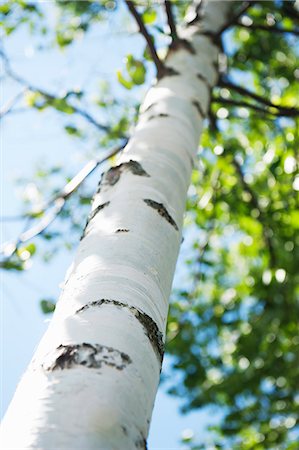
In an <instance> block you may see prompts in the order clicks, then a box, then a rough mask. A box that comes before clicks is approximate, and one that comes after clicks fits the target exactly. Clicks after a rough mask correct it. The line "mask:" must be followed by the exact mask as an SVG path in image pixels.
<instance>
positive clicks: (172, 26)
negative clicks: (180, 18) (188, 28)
mask: <svg viewBox="0 0 299 450" xmlns="http://www.w3.org/2000/svg"><path fill="white" fill-rule="evenodd" d="M164 7H165V11H166V15H167V21H168V25H169V28H170V35H171V37H172V40H173V41H176V40H177V39H178V34H177V29H176V24H175V20H174V17H173V11H172V5H171V1H169V0H164Z"/></svg>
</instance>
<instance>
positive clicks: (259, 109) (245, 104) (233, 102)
mask: <svg viewBox="0 0 299 450" xmlns="http://www.w3.org/2000/svg"><path fill="white" fill-rule="evenodd" d="M212 102H214V103H221V104H223V105H230V106H238V107H243V108H250V109H253V110H254V111H257V112H260V113H263V114H271V115H272V116H275V117H277V116H279V117H280V116H283V114H279V113H273V112H271V111H268V110H267V109H265V108H262V107H261V106H258V105H253V104H252V103H248V102H244V101H239V100H233V99H228V98H222V97H212Z"/></svg>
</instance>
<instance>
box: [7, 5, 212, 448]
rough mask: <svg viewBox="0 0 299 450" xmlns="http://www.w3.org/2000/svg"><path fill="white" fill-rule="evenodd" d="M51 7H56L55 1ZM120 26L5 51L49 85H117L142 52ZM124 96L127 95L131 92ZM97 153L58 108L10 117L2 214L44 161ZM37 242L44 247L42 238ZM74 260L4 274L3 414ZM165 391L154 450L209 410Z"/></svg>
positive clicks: (74, 164)
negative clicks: (56, 45)
mask: <svg viewBox="0 0 299 450" xmlns="http://www.w3.org/2000/svg"><path fill="white" fill-rule="evenodd" d="M47 7H48V8H51V6H50V4H49V5H47ZM115 26H116V24H115V23H113V22H108V21H107V22H105V23H103V24H102V25H100V26H98V27H97V29H96V30H94V31H93V32H91V33H90V35H89V36H88V37H87V38H86V39H84V40H82V41H79V42H78V43H76V44H75V45H74V46H72V47H70V49H69V50H67V51H64V52H61V51H59V50H57V49H55V50H54V49H49V50H46V51H43V52H39V51H36V49H35V44H36V41H35V40H34V39H33V37H32V36H30V35H29V34H28V33H27V31H26V30H24V29H23V30H21V31H19V32H17V33H16V34H13V35H12V36H11V37H10V38H8V39H7V41H6V43H5V49H6V52H7V53H8V54H9V55H10V58H11V62H12V65H13V68H14V70H15V71H16V72H17V73H19V74H22V76H23V77H24V78H26V79H28V80H29V81H30V82H31V83H34V84H36V85H38V86H40V87H42V88H44V89H48V90H51V91H54V92H59V90H60V89H63V88H65V87H68V88H72V87H80V86H87V85H88V86H89V90H90V91H92V88H93V87H94V86H95V85H94V84H93V83H94V81H93V80H94V78H95V77H94V75H95V74H96V75H97V78H99V77H100V76H102V77H103V78H104V79H106V80H109V81H110V82H111V83H112V85H113V86H116V75H115V74H116V70H117V69H118V68H121V67H122V65H123V58H124V57H125V55H126V54H127V53H129V52H132V49H134V50H135V49H137V51H138V46H139V45H140V42H141V41H140V37H139V36H136V35H129V36H125V35H124V34H123V33H121V32H120V30H118V32H117V33H115ZM101 37H102V38H103V37H104V42H105V45H101V40H100V38H101ZM120 89H123V88H120ZM19 90H20V88H19V87H18V86H17V85H16V84H15V83H12V82H7V81H6V82H4V83H2V88H1V103H2V105H3V104H5V103H6V102H7V101H8V100H9V99H10V98H11V97H12V96H14V95H15V94H16V93H17V92H18V91H19ZM123 94H124V95H128V93H127V92H123ZM141 95H142V92H141ZM96 151H97V149H96V146H95V144H94V143H92V145H90V146H89V145H88V144H87V143H83V144H80V143H79V142H76V141H75V140H73V139H71V138H69V137H67V136H66V134H65V132H64V131H63V127H62V126H61V118H60V116H59V115H58V114H57V113H54V112H51V111H46V112H42V113H38V112H36V111H31V112H24V113H20V114H11V115H8V116H7V117H5V118H4V120H3V123H2V130H1V153H2V174H1V179H2V185H1V189H2V194H1V195H2V211H1V215H5V216H9V215H18V214H20V212H22V202H21V199H20V197H21V194H22V192H21V190H20V188H16V187H15V183H14V181H15V179H16V178H18V177H26V178H28V179H31V178H32V177H33V173H34V168H35V167H36V164H37V163H38V164H39V165H40V166H41V167H45V168H46V167H48V166H51V165H52V164H61V165H62V166H65V165H67V168H68V172H69V173H73V174H75V173H76V171H77V170H78V169H79V168H80V167H82V166H83V165H84V163H85V162H86V160H87V158H88V157H89V156H91V155H93V154H96ZM101 171H102V169H99V170H98V171H97V173H96V174H94V175H93V177H91V180H90V181H89V182H90V183H91V184H92V183H95V184H94V185H95V186H96V182H97V179H98V178H99V176H100V173H101ZM22 226H23V224H22V222H21V223H19V222H4V223H3V224H2V239H1V240H2V241H7V240H10V239H14V238H15V237H16V236H17V234H18V233H19V232H20V230H21V228H22ZM35 242H36V243H37V245H42V244H41V243H40V241H39V240H38V238H37V239H36V241H35ZM71 260H72V253H71V252H67V251H63V252H59V254H58V255H57V256H56V257H54V258H53V259H52V260H51V262H50V263H48V264H45V263H43V261H42V260H41V259H40V258H38V257H36V258H33V265H32V267H31V268H29V269H28V270H27V271H25V272H24V273H21V274H14V273H7V274H3V273H1V277H2V278H1V286H2V288H1V297H2V299H1V322H2V323H1V325H2V327H1V329H2V336H1V344H2V346H1V367H2V386H1V414H2V415H3V413H4V411H5V409H6V407H7V405H8V403H9V400H10V398H11V396H12V394H13V392H14V389H15V386H16V384H17V382H18V380H19V378H20V376H21V374H22V372H23V371H24V370H25V368H26V366H27V364H28V362H29V360H30V358H31V356H32V353H33V351H34V348H35V347H36V345H37V343H38V342H39V339H40V338H41V336H42V334H43V333H44V331H45V329H46V328H47V325H48V318H47V317H46V316H45V315H44V314H42V313H41V311H40V307H39V301H40V299H41V298H43V297H52V298H57V297H58V295H59V284H60V283H61V281H62V280H63V278H64V273H65V271H66V269H67V267H68V266H69V264H70V262H71ZM166 363H167V360H166ZM164 391H165V388H163V387H162V388H161V389H160V390H159V393H158V397H157V400H156V404H155V409H154V414H153V421H152V427H151V433H150V439H149V449H150V450H154V449H165V450H166V449H183V446H182V445H180V444H179V437H180V435H181V433H182V432H183V430H186V429H193V430H194V432H195V433H196V434H197V435H200V436H201V437H202V433H203V426H204V424H205V423H206V422H208V421H209V420H210V416H209V415H208V414H207V413H191V414H189V415H187V416H184V417H182V416H180V414H179V413H178V407H179V405H180V404H181V402H180V401H179V400H178V399H174V398H170V397H169V396H167V395H166V394H165V392H164Z"/></svg>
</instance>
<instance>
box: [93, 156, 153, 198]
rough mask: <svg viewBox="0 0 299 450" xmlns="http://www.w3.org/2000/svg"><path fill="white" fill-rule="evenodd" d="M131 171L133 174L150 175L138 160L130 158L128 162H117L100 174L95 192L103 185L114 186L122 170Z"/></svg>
mask: <svg viewBox="0 0 299 450" xmlns="http://www.w3.org/2000/svg"><path fill="white" fill-rule="evenodd" d="M126 171H127V172H131V173H132V174H133V175H139V176H143V177H149V176H150V175H149V174H148V173H147V172H146V171H145V170H144V169H143V167H142V166H141V164H140V163H139V162H138V161H133V160H132V159H130V161H128V162H124V163H121V164H119V165H118V166H115V167H111V168H110V169H109V170H108V171H107V172H104V173H103V174H102V177H101V180H100V182H99V187H98V190H97V193H99V192H100V190H101V188H102V187H103V186H114V185H115V184H116V183H117V182H118V181H119V179H120V176H121V174H122V173H123V172H126Z"/></svg>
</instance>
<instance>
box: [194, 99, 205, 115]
mask: <svg viewBox="0 0 299 450" xmlns="http://www.w3.org/2000/svg"><path fill="white" fill-rule="evenodd" d="M192 105H193V106H195V108H196V109H197V111H198V113H199V115H200V116H201V117H202V118H203V119H204V118H205V117H206V114H205V113H204V111H203V109H202V107H201V104H200V103H199V102H198V101H197V100H194V101H193V102H192Z"/></svg>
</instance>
